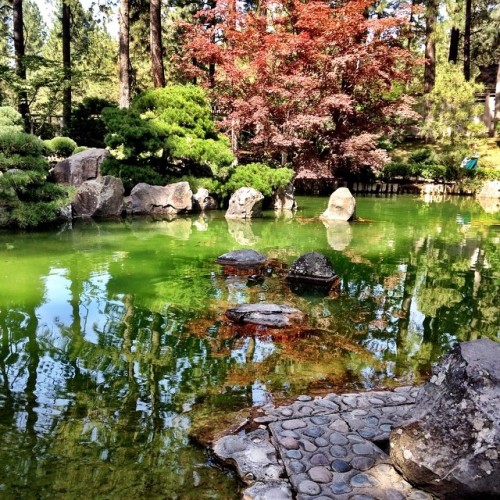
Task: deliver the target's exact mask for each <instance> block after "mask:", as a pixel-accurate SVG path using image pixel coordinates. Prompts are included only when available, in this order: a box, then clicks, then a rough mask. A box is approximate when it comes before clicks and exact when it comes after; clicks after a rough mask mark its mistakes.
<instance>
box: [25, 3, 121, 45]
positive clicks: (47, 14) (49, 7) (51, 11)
mask: <svg viewBox="0 0 500 500" xmlns="http://www.w3.org/2000/svg"><path fill="white" fill-rule="evenodd" d="M35 3H36V4H38V7H39V8H40V11H41V13H42V16H43V20H44V21H45V23H46V24H47V26H49V27H50V26H51V25H52V21H53V19H54V16H55V5H54V2H53V1H52V0H35ZM80 3H81V4H82V6H83V8H84V9H90V8H91V7H92V4H96V5H94V10H95V11H96V12H97V11H98V4H99V0H97V1H96V0H80ZM114 10H115V11H116V9H114ZM107 29H108V32H109V34H110V35H111V36H112V37H113V38H115V39H118V15H117V12H115V13H114V14H113V16H112V18H111V20H110V22H109V23H108V25H107Z"/></svg>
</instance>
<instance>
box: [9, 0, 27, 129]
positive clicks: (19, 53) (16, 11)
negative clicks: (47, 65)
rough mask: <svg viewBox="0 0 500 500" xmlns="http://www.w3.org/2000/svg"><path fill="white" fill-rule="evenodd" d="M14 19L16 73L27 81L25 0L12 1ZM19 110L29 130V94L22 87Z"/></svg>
mask: <svg viewBox="0 0 500 500" xmlns="http://www.w3.org/2000/svg"><path fill="white" fill-rule="evenodd" d="M12 21H13V35H14V55H15V60H16V75H17V76H18V77H19V78H20V79H21V80H22V81H23V82H25V81H26V66H25V64H24V52H25V48H24V21H23V0H13V1H12ZM17 99H18V104H17V107H18V111H19V113H21V116H22V117H23V121H24V127H25V130H26V131H29V107H28V94H27V92H26V90H24V89H22V90H20V91H19V92H18V96H17Z"/></svg>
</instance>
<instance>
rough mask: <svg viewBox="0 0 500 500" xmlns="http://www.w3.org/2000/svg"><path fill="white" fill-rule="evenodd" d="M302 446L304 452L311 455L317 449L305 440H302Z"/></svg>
mask: <svg viewBox="0 0 500 500" xmlns="http://www.w3.org/2000/svg"><path fill="white" fill-rule="evenodd" d="M302 446H304V450H306V451H307V452H309V453H313V452H314V451H316V450H317V449H318V447H317V446H316V445H315V444H313V443H311V441H309V440H307V439H303V440H302Z"/></svg>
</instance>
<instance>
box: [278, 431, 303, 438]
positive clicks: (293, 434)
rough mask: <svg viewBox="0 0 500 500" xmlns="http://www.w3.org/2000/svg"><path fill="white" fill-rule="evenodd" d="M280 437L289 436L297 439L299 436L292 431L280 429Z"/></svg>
mask: <svg viewBox="0 0 500 500" xmlns="http://www.w3.org/2000/svg"><path fill="white" fill-rule="evenodd" d="M280 437H283V438H285V437H291V438H295V439H299V437H300V436H299V435H298V434H297V433H296V432H294V431H281V432H280Z"/></svg>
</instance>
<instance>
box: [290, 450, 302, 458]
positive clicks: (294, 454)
mask: <svg viewBox="0 0 500 500" xmlns="http://www.w3.org/2000/svg"><path fill="white" fill-rule="evenodd" d="M286 456H287V457H288V458H297V459H299V458H302V453H301V452H300V451H299V450H288V451H287V452H286Z"/></svg>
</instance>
